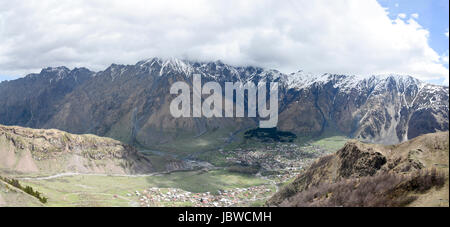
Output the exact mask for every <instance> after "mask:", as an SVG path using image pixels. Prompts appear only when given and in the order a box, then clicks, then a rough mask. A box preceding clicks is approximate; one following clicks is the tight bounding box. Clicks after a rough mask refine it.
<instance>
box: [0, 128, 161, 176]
mask: <svg viewBox="0 0 450 227" xmlns="http://www.w3.org/2000/svg"><path fill="white" fill-rule="evenodd" d="M0 156H1V157H2V159H0V169H5V170H8V171H16V172H19V173H34V172H39V173H44V174H52V173H58V174H59V173H64V172H69V173H105V174H135V173H149V172H151V171H152V164H151V162H150V161H149V160H147V158H146V157H145V156H142V155H140V154H139V153H138V152H137V150H136V149H135V148H133V147H131V146H129V145H125V144H122V143H121V142H119V141H116V140H113V139H110V138H102V137H98V136H94V135H73V134H69V133H66V132H63V131H59V130H55V129H51V130H43V129H29V128H22V127H8V126H1V125H0Z"/></svg>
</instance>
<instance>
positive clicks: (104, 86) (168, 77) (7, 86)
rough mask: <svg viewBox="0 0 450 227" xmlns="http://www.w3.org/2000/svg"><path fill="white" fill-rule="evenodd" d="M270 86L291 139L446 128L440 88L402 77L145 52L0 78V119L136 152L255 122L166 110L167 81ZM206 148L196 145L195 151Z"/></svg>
mask: <svg viewBox="0 0 450 227" xmlns="http://www.w3.org/2000/svg"><path fill="white" fill-rule="evenodd" d="M194 73H195V74H200V75H202V80H203V83H206V82H208V81H215V82H218V83H219V84H221V85H223V84H224V83H225V82H236V81H240V82H244V83H245V82H247V81H252V82H255V83H257V82H259V81H263V80H265V81H274V82H279V122H278V128H279V129H280V130H283V131H290V132H293V133H295V134H297V135H298V136H320V135H323V134H326V133H338V134H341V135H345V136H348V137H351V138H357V139H359V140H362V141H368V142H374V143H382V144H396V143H399V142H404V141H406V140H409V139H412V138H415V137H417V136H420V135H422V134H426V133H432V132H437V131H447V130H448V123H449V88H448V87H445V86H439V85H433V84H429V83H425V82H422V81H420V80H418V79H415V78H413V77H411V76H403V75H374V76H368V77H359V76H353V75H339V74H311V73H306V72H303V71H298V72H296V73H291V74H284V73H281V72H279V71H277V70H272V69H264V68H260V67H252V66H245V67H242V66H239V67H236V66H231V65H227V64H224V63H222V62H220V61H216V62H195V61H188V60H180V59H174V58H171V59H161V58H151V59H148V60H144V61H140V62H138V63H136V64H135V65H118V64H112V65H111V66H109V67H108V68H107V69H105V70H103V71H99V72H93V71H90V70H89V69H86V68H75V69H72V70H70V69H68V68H66V67H56V68H45V69H43V70H42V71H41V72H40V73H38V74H30V75H27V76H25V77H23V78H20V79H17V80H12V81H4V82H2V83H0V124H4V125H18V126H25V127H31V128H44V129H52V128H54V129H59V130H64V131H67V132H70V133H75V134H86V133H90V134H95V135H99V136H106V137H111V138H114V139H117V140H119V141H121V142H124V143H128V144H132V145H135V146H137V147H142V148H146V149H151V148H155V147H156V148H161V147H165V148H167V149H169V148H170V144H173V143H179V144H183V143H188V142H190V143H192V142H193V141H194V142H197V143H200V140H201V139H202V138H203V140H205V138H211V137H214V139H207V140H208V141H207V142H208V143H209V145H210V146H219V145H220V144H223V143H225V142H226V141H229V140H230V138H231V137H232V136H234V135H236V134H237V133H239V132H242V131H245V130H247V129H250V128H256V127H257V126H258V119H257V118H179V119H175V118H173V117H172V116H171V114H170V111H169V106H170V101H171V100H173V99H174V98H175V96H174V95H171V94H170V92H169V91H170V86H171V84H173V83H174V82H177V81H184V82H186V83H188V84H192V75H193V74H194ZM205 149H206V147H205Z"/></svg>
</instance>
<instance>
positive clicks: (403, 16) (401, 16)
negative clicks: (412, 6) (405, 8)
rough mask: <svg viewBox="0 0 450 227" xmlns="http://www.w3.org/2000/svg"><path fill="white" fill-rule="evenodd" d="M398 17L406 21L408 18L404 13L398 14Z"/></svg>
mask: <svg viewBox="0 0 450 227" xmlns="http://www.w3.org/2000/svg"><path fill="white" fill-rule="evenodd" d="M398 17H399V18H401V19H405V18H406V14H404V13H399V14H398Z"/></svg>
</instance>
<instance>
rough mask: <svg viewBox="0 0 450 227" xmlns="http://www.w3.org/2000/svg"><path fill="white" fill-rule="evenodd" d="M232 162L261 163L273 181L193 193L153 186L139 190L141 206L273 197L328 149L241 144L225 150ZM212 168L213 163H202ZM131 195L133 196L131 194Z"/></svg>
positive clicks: (241, 201)
mask: <svg viewBox="0 0 450 227" xmlns="http://www.w3.org/2000/svg"><path fill="white" fill-rule="evenodd" d="M219 152H221V153H222V154H225V153H226V156H227V160H228V162H229V163H237V164H245V165H249V166H259V167H260V168H261V170H265V171H269V172H272V173H271V174H269V175H264V176H263V175H262V174H261V173H262V172H261V171H260V172H259V173H258V174H257V175H258V176H259V177H262V178H264V179H267V180H269V181H270V182H271V183H270V184H265V185H259V186H253V187H250V188H234V189H231V190H224V191H217V192H205V193H193V192H188V191H185V190H182V189H178V188H149V189H147V190H144V191H142V192H139V191H136V192H135V196H137V198H138V199H139V203H140V206H143V207H155V206H194V207H232V206H242V205H244V206H245V205H246V204H249V203H251V202H256V201H261V200H265V199H267V198H269V197H270V196H272V195H273V193H274V192H275V191H276V190H278V186H277V185H279V184H282V183H284V182H287V181H289V180H291V179H293V178H295V177H296V176H297V175H298V174H299V173H300V171H302V168H304V167H306V166H308V165H310V164H311V163H312V162H313V161H314V160H315V159H316V158H317V157H320V156H322V155H324V154H326V153H328V151H326V150H324V149H322V148H320V147H319V146H314V145H311V144H308V145H306V146H301V147H300V146H298V145H296V144H292V143H290V144H286V143H277V144H276V145H275V146H274V145H268V146H266V147H263V148H250V149H244V148H237V149H234V150H233V151H231V152H230V151H228V152H225V151H223V150H219ZM202 167H203V168H206V169H208V168H211V166H202ZM129 196H132V195H131V194H129Z"/></svg>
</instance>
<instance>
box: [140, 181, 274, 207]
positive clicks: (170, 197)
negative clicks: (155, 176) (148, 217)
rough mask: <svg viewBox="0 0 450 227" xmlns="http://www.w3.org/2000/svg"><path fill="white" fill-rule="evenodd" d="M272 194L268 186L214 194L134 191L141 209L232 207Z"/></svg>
mask: <svg viewBox="0 0 450 227" xmlns="http://www.w3.org/2000/svg"><path fill="white" fill-rule="evenodd" d="M273 192H274V189H273V188H270V187H269V185H259V186H254V187H250V188H234V189H231V190H223V191H217V192H215V193H211V192H205V193H192V192H188V191H184V190H181V189H178V188H149V189H147V190H144V191H143V192H139V191H136V192H135V196H137V197H138V198H139V202H140V205H141V206H143V207H157V206H180V205H181V206H194V207H232V206H239V205H240V204H245V203H249V202H252V201H258V200H262V199H266V198H267V197H269V196H270V195H272V194H273Z"/></svg>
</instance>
